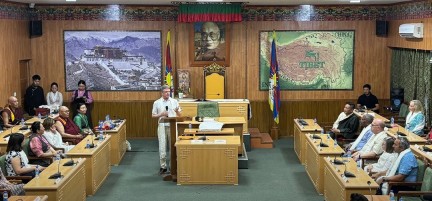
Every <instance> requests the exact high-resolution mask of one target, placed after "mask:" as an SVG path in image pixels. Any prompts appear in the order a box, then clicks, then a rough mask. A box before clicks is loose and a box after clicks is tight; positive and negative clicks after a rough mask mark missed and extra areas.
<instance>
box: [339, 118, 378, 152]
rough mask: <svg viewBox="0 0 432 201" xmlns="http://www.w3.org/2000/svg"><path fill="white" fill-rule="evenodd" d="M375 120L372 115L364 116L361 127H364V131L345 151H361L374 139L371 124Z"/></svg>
mask: <svg viewBox="0 0 432 201" xmlns="http://www.w3.org/2000/svg"><path fill="white" fill-rule="evenodd" d="M373 120H374V117H373V116H372V115H370V114H364V115H363V116H362V117H361V119H360V126H361V127H363V130H362V131H361V132H360V135H359V136H358V137H357V139H356V140H355V141H354V142H352V143H349V144H348V145H347V146H346V148H345V150H346V151H351V152H354V151H360V150H361V149H362V148H363V147H364V145H365V144H366V143H367V142H368V140H369V139H370V138H371V137H372V135H373V132H372V130H371V124H372V122H373Z"/></svg>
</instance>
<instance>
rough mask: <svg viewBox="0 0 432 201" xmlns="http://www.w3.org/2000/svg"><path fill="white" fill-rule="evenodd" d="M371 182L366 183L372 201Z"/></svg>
mask: <svg viewBox="0 0 432 201" xmlns="http://www.w3.org/2000/svg"><path fill="white" fill-rule="evenodd" d="M371 183H372V182H371V181H367V185H368V186H369V194H370V195H371V201H373V195H372V189H371Z"/></svg>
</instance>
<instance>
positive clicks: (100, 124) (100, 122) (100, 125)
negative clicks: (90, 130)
mask: <svg viewBox="0 0 432 201" xmlns="http://www.w3.org/2000/svg"><path fill="white" fill-rule="evenodd" d="M102 127H103V121H102V120H100V121H99V130H102Z"/></svg>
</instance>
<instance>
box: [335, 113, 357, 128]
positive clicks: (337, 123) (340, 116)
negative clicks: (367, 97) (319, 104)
mask: <svg viewBox="0 0 432 201" xmlns="http://www.w3.org/2000/svg"><path fill="white" fill-rule="evenodd" d="M352 114H353V113H351V114H349V115H346V114H345V112H341V113H340V114H339V116H338V118H337V119H336V121H335V122H334V123H333V128H334V129H337V128H338V126H339V122H340V121H342V120H344V119H346V118H348V117H350V116H351V115H352Z"/></svg>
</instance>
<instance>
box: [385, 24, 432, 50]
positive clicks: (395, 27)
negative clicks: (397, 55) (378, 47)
mask: <svg viewBox="0 0 432 201" xmlns="http://www.w3.org/2000/svg"><path fill="white" fill-rule="evenodd" d="M408 23H423V27H424V30H423V34H424V37H423V39H407V38H402V37H400V36H399V26H400V25H401V24H408ZM387 46H389V47H399V48H410V49H421V50H432V19H431V18H426V19H409V20H392V21H390V23H389V34H388V38H387Z"/></svg>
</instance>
